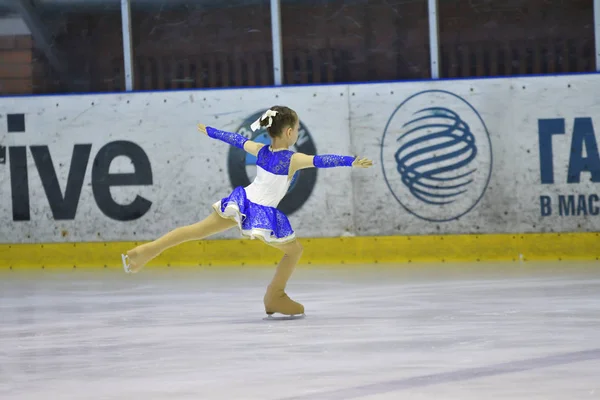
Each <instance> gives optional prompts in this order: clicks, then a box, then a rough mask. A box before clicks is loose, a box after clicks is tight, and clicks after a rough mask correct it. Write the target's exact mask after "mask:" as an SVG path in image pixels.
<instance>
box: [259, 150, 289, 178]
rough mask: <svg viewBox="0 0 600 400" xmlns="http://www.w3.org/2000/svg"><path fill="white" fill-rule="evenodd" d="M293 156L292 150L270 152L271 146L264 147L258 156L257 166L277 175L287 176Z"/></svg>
mask: <svg viewBox="0 0 600 400" xmlns="http://www.w3.org/2000/svg"><path fill="white" fill-rule="evenodd" d="M293 155H294V152H293V151H290V150H279V151H270V149H269V146H263V148H262V149H260V150H259V151H258V154H257V155H256V157H257V160H256V165H258V166H259V167H261V168H262V169H264V170H265V171H268V172H270V173H272V174H275V175H287V174H288V172H289V170H290V160H291V159H292V156H293Z"/></svg>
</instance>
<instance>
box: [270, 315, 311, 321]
mask: <svg viewBox="0 0 600 400" xmlns="http://www.w3.org/2000/svg"><path fill="white" fill-rule="evenodd" d="M305 317H306V315H305V314H297V315H268V316H266V317H264V318H263V321H291V320H293V319H304V318H305Z"/></svg>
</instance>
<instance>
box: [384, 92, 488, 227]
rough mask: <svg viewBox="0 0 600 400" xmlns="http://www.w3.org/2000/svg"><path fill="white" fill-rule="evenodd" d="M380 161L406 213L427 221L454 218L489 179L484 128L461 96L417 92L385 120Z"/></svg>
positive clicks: (469, 206)
mask: <svg viewBox="0 0 600 400" xmlns="http://www.w3.org/2000/svg"><path fill="white" fill-rule="evenodd" d="M381 165H382V168H383V174H384V178H385V180H386V183H387V185H388V187H389V189H390V191H391V192H392V194H393V195H394V197H395V198H396V200H397V201H398V202H399V203H400V204H401V205H402V206H403V207H404V208H405V209H406V210H408V211H409V212H410V213H412V214H413V215H415V216H417V217H419V218H421V219H424V220H428V221H439V222H442V221H450V220H453V219H457V218H459V217H461V216H463V215H464V214H466V213H468V212H469V211H471V210H472V209H473V208H474V207H475V206H476V205H477V203H478V202H479V201H480V200H481V198H482V197H483V194H484V193H485V190H486V188H487V186H488V184H489V180H490V176H491V170H492V149H491V141H490V138H489V133H488V131H487V128H486V126H485V123H484V122H483V120H482V119H481V116H480V115H479V113H478V112H477V111H476V110H475V108H473V107H472V106H471V105H470V104H469V103H468V102H467V101H466V100H464V99H463V98H461V97H459V96H457V95H455V94H453V93H450V92H446V91H442V90H430V91H425V92H420V93H417V94H415V95H413V96H411V97H409V98H408V99H407V100H406V101H404V102H403V103H402V104H401V105H400V106H399V107H398V108H397V109H396V111H395V112H394V113H393V114H392V116H391V118H390V120H389V121H388V124H387V126H386V129H385V132H384V135H383V141H382V149H381Z"/></svg>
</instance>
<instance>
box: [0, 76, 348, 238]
mask: <svg viewBox="0 0 600 400" xmlns="http://www.w3.org/2000/svg"><path fill="white" fill-rule="evenodd" d="M345 95H346V90H345V88H341V89H339V90H335V91H334V90H331V88H324V87H314V88H297V89H293V90H292V89H286V90H270V89H255V90H251V91H247V90H214V91H208V92H162V93H136V94H119V95H115V94H110V95H85V96H47V97H26V98H25V97H21V98H18V97H15V98H4V99H0V118H1V119H0V145H1V146H2V149H0V188H1V190H0V218H1V220H2V227H1V228H0V242H2V243H23V242H60V241H73V242H79V241H113V240H149V239H154V238H155V237H157V236H158V235H162V234H164V233H166V232H167V231H168V230H170V229H173V228H175V227H177V226H181V225H185V224H191V223H194V222H197V221H198V220H201V219H202V218H204V217H205V216H207V215H208V214H209V213H210V212H211V204H212V203H214V202H215V201H217V200H219V199H220V198H222V197H225V196H227V195H228V194H229V192H230V191H231V190H232V188H233V187H235V186H240V185H241V186H245V185H246V184H248V183H249V182H250V180H251V179H253V177H254V175H255V173H256V167H255V159H253V157H248V156H247V155H246V154H245V153H244V152H243V151H240V150H239V149H237V148H235V147H231V146H229V145H227V144H226V143H223V142H220V141H217V140H214V139H211V138H208V137H206V136H203V135H201V134H200V133H198V132H197V130H196V124H197V123H198V122H202V123H204V124H206V125H210V126H214V127H217V128H219V129H223V130H229V131H234V132H240V133H243V134H245V135H251V134H252V132H251V129H250V124H251V123H252V122H254V120H255V119H256V118H257V117H258V116H260V115H261V114H262V113H263V112H264V111H265V110H266V109H267V108H268V107H270V106H272V105H276V104H283V105H288V106H289V107H292V108H294V109H295V110H297V112H298V114H299V116H300V119H301V130H300V134H299V139H298V142H297V144H296V146H295V150H296V151H304V152H308V153H314V152H321V153H323V152H333V153H342V154H347V153H349V152H350V136H349V135H348V100H347V98H346V97H345ZM325 110H330V111H332V112H333V116H330V117H323V115H324V114H325ZM257 133H259V134H260V136H258V137H256V138H255V140H258V141H265V140H267V138H268V135H266V131H264V130H263V131H259V132H257ZM351 192H352V182H351V171H350V169H349V168H346V169H331V170H327V171H325V170H320V171H316V170H306V171H301V172H300V173H299V175H298V176H297V178H296V179H295V181H294V182H293V183H292V186H291V187H290V190H289V192H288V195H286V197H285V198H284V200H283V201H282V203H281V204H280V209H281V210H282V211H284V212H285V213H286V214H287V215H288V216H289V218H290V221H291V223H292V226H293V227H294V229H295V230H296V231H297V234H298V235H302V236H321V235H323V234H324V233H325V234H326V235H331V236H337V235H344V234H346V233H347V232H352V231H353V230H354V226H353V218H352V206H353V205H352V199H351V196H348V194H349V193H351ZM227 237H229V238H234V237H239V232H237V231H235V230H232V231H229V232H227V233H225V234H221V235H217V236H215V238H227Z"/></svg>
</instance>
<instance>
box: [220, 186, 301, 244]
mask: <svg viewBox="0 0 600 400" xmlns="http://www.w3.org/2000/svg"><path fill="white" fill-rule="evenodd" d="M213 208H214V210H215V211H216V212H217V213H218V214H219V215H220V216H221V217H224V218H230V219H234V220H235V221H236V222H237V223H238V227H239V228H240V230H241V232H242V235H243V236H246V237H249V238H251V239H255V238H258V239H261V240H263V241H265V242H267V243H286V242H290V241H292V240H294V239H295V233H294V230H293V229H292V226H291V225H290V221H289V220H288V218H287V217H286V216H285V214H284V213H282V212H281V211H279V210H278V209H277V208H275V207H269V206H263V205H260V204H256V203H253V202H251V201H250V200H248V198H247V197H246V191H245V190H244V188H243V187H241V186H240V187H237V188H235V189H233V191H232V192H231V194H230V195H229V196H227V197H224V198H222V199H221V200H219V201H217V202H216V203H215V204H213Z"/></svg>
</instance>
